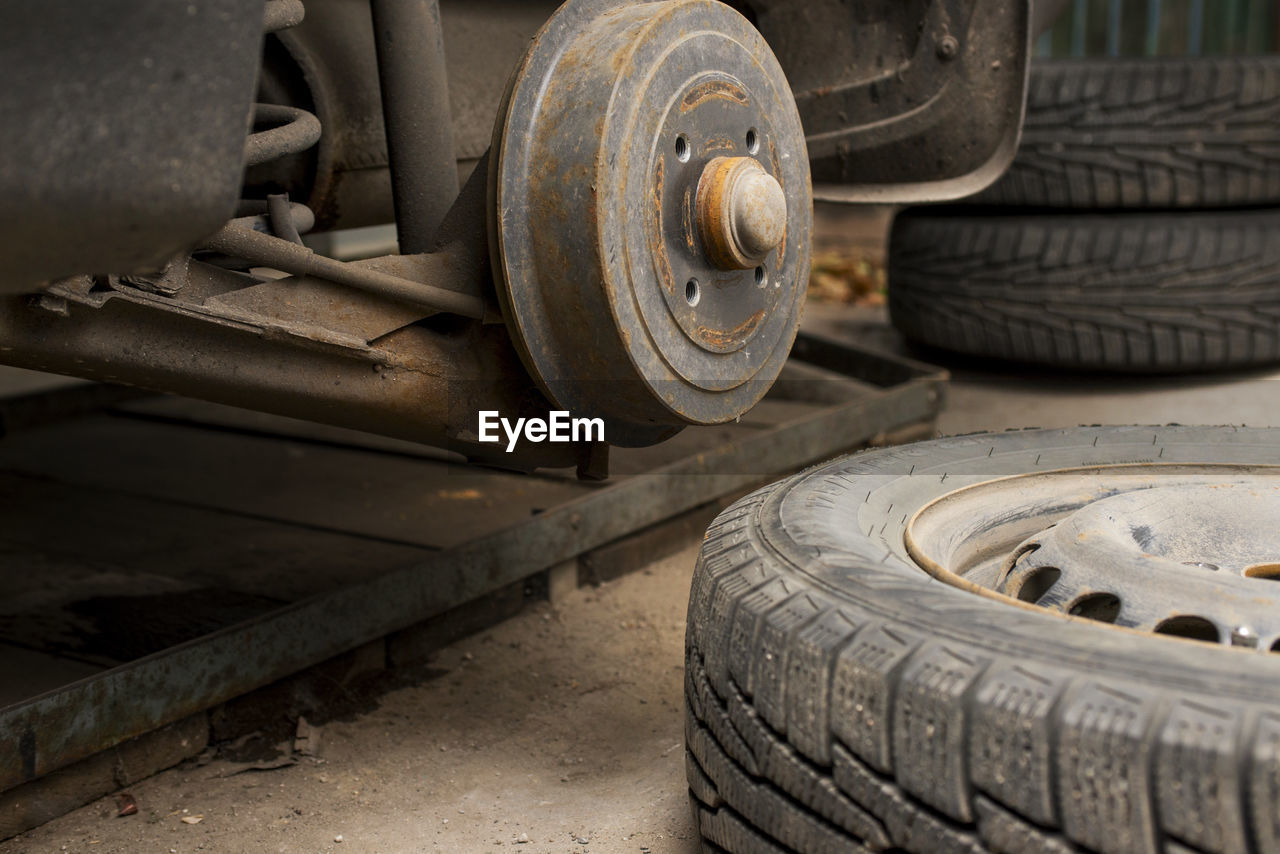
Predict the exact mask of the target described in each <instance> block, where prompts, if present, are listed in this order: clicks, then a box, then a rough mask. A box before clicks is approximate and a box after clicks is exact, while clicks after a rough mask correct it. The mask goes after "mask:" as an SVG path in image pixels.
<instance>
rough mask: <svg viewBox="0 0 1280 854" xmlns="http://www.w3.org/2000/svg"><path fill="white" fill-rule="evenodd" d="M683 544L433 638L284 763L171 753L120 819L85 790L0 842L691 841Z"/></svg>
mask: <svg viewBox="0 0 1280 854" xmlns="http://www.w3.org/2000/svg"><path fill="white" fill-rule="evenodd" d="M696 554H697V551H696V544H695V543H691V544H690V546H689V548H687V549H684V550H682V551H681V552H680V553H678V554H676V555H674V556H673V557H671V558H668V559H665V560H662V561H659V562H656V563H654V564H652V565H651V566H650V567H649V568H647V569H645V570H642V571H640V572H638V573H635V574H633V575H630V576H626V577H623V578H621V579H619V580H616V581H613V582H609V583H607V584H605V585H602V586H601V587H597V588H590V587H585V588H580V589H578V590H576V591H573V592H570V593H568V594H567V595H566V596H565V597H564V598H563V599H562V600H560V603H559V604H558V605H556V606H552V605H550V604H548V603H539V604H537V605H534V606H532V607H530V608H526V609H525V610H524V611H523V612H522V613H521V614H519V615H518V616H517V617H515V618H514V619H511V620H508V621H506V622H505V623H502V624H501V625H498V626H496V627H494V628H492V629H489V630H486V631H484V632H481V633H480V634H477V635H473V636H471V637H469V638H465V639H463V640H462V641H460V642H458V643H455V644H453V645H451V646H449V647H447V648H445V649H443V650H441V651H440V652H439V653H438V654H437V655H436V657H435V658H434V659H433V660H431V661H430V662H429V663H428V664H427V665H426V666H425V667H424V668H422V669H420V670H418V671H415V672H411V673H403V674H401V675H400V677H399V678H400V680H401V682H403V683H405V684H402V685H401V686H399V687H393V688H392V689H391V690H389V691H387V692H385V693H380V694H379V695H378V696H377V697H376V698H375V700H374V701H373V706H374V707H373V708H372V709H371V710H369V711H366V712H363V713H361V714H355V715H351V716H349V718H350V719H347V720H335V721H332V722H329V723H326V724H324V725H323V726H321V727H319V730H318V734H319V745H318V748H316V749H314V753H315V755H314V756H303V757H301V758H300V759H299V761H297V762H296V764H292V765H286V766H284V767H280V768H276V769H273V770H249V771H244V770H242V769H243V768H244V767H245V766H244V764H243V763H234V762H231V761H229V760H227V759H214V760H212V761H208V762H207V763H206V764H199V763H198V762H188V763H186V764H185V765H183V766H179V767H177V768H174V769H171V770H169V771H165V772H163V773H161V774H158V775H156V776H155V777H152V778H150V779H148V780H146V781H144V782H142V783H140V784H138V785H137V786H135V787H133V788H131V789H130V790H129V794H131V795H132V796H133V797H134V798H135V799H136V802H137V807H138V812H137V814H136V815H131V816H127V817H123V818H120V817H117V812H118V804H117V801H116V799H115V797H109V798H104V799H102V800H99V801H97V802H95V803H92V804H90V805H88V806H86V807H84V808H82V809H79V810H76V811H75V812H73V813H71V814H69V815H66V816H63V817H62V818H60V819H56V820H54V821H52V822H50V823H48V824H45V825H43V826H41V827H39V828H37V829H35V830H32V831H30V832H29V833H27V834H24V835H23V836H21V837H16V838H14V839H11V840H9V841H8V842H5V843H3V844H0V854H20V852H30V853H31V854H35V853H36V852H41V854H43V852H64V851H65V852H82V854H149V852H157V854H165V852H169V854H187V852H194V851H209V852H255V854H256V852H312V854H314V852H341V854H346V852H351V854H355V852H416V851H448V852H466V854H470V852H500V851H507V852H511V854H551V852H557V854H558V852H584V854H585V852H598V854H605V852H636V854H645V852H648V854H692V852H695V851H697V850H698V845H697V843H696V834H695V832H694V829H693V825H692V821H691V819H690V816H689V807H688V803H687V800H686V794H685V791H686V788H685V783H684V747H683V717H682V714H681V703H682V702H683V700H682V690H683V688H682V686H683V643H684V614H685V606H686V602H687V595H688V588H689V578H690V576H691V574H692V571H693V563H694V560H695V557H696ZM308 741H315V736H314V735H312V737H311V738H309V739H308ZM265 764H270V763H269V762H268V763H265ZM237 771H239V772H240V773H236V772H237Z"/></svg>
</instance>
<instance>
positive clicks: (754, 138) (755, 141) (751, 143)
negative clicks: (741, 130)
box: [747, 128, 760, 154]
mask: <svg viewBox="0 0 1280 854" xmlns="http://www.w3.org/2000/svg"><path fill="white" fill-rule="evenodd" d="M759 150H760V137H759V135H757V134H756V129H755V128H751V130H749V131H747V153H748V154H755V153H756V152H757V151H759Z"/></svg>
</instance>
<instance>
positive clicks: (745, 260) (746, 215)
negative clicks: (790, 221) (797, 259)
mask: <svg viewBox="0 0 1280 854" xmlns="http://www.w3.org/2000/svg"><path fill="white" fill-rule="evenodd" d="M697 205H698V231H699V234H700V235H701V237H702V243H703V245H704V246H705V247H706V249H707V255H708V257H709V258H710V259H711V262H712V263H713V264H715V265H716V266H717V267H719V268H721V269H723V270H747V269H750V268H751V267H755V266H756V265H757V264H759V263H760V262H761V261H763V260H764V259H765V257H766V256H768V254H769V253H770V252H772V251H773V250H774V249H776V248H777V247H778V244H779V243H781V242H782V239H783V238H784V237H785V236H786V233H787V197H786V195H785V194H784V193H783V192H782V185H781V184H779V183H778V179H776V178H774V177H773V176H772V175H770V174H769V173H768V172H766V171H765V170H764V167H763V166H761V165H760V163H759V162H758V161H756V159H755V158H753V157H717V158H715V159H713V160H712V161H711V162H709V163H708V164H707V165H706V168H704V169H703V170H702V178H701V179H700V180H699V181H698V202H697Z"/></svg>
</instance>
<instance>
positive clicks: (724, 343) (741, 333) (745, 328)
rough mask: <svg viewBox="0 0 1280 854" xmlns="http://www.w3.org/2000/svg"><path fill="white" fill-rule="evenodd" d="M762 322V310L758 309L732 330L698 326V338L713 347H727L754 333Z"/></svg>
mask: <svg viewBox="0 0 1280 854" xmlns="http://www.w3.org/2000/svg"><path fill="white" fill-rule="evenodd" d="M762 320H764V309H760V310H759V311H757V312H756V313H755V314H753V315H751V316H750V317H748V318H747V319H746V320H744V321H743V322H742V323H741V324H739V325H738V326H735V327H734V328H733V329H710V328H708V327H706V326H699V327H698V337H699V338H701V339H702V340H703V341H705V342H707V343H708V344H710V345H711V346H713V347H728V346H729V345H730V344H733V343H734V342H735V341H738V340H739V339H741V338H745V337H747V336H748V335H750V334H751V333H753V332H755V331H756V327H757V326H759V325H760V322H761V321H762Z"/></svg>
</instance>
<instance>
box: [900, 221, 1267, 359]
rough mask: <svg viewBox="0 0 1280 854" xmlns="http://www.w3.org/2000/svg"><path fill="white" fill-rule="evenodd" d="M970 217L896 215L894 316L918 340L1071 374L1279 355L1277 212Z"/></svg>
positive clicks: (902, 328)
mask: <svg viewBox="0 0 1280 854" xmlns="http://www.w3.org/2000/svg"><path fill="white" fill-rule="evenodd" d="M970 214H971V215H968V216H957V215H955V214H954V209H952V211H951V212H944V211H943V210H941V209H927V208H921V209H915V210H912V211H908V212H906V213H904V214H901V215H900V216H899V217H898V218H897V220H895V222H894V225H893V230H892V233H891V236H890V245H889V264H888V266H889V289H888V290H889V310H890V315H891V317H892V320H893V324H894V325H895V326H896V327H897V328H898V329H899V330H900V331H901V332H902V333H903V334H904V335H906V336H907V337H908V338H909V339H911V340H913V341H915V342H917V343H920V344H924V345H926V346H930V347H937V348H940V349H944V350H950V351H953V352H957V353H963V354H967V355H971V356H979V357H988V358H999V359H1006V360H1012V361H1017V362H1024V363H1030V364H1035V365H1041V366H1049V367H1054V368H1065V369H1072V370H1080V369H1085V370H1099V371H1124V372H1185V371H1203V370H1216V369H1223V368H1240V367H1247V366H1254V365H1263V364H1268V363H1271V362H1275V361H1276V360H1277V359H1280V241H1277V240H1276V235H1277V234H1280V210H1275V209H1259V210H1252V211H1220V212H1200V213H1127V214H1108V215H1101V214H1074V213H1061V214H1024V215H1021V216H1014V215H1011V214H1008V213H1000V214H992V213H982V212H978V213H974V212H973V209H970Z"/></svg>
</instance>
